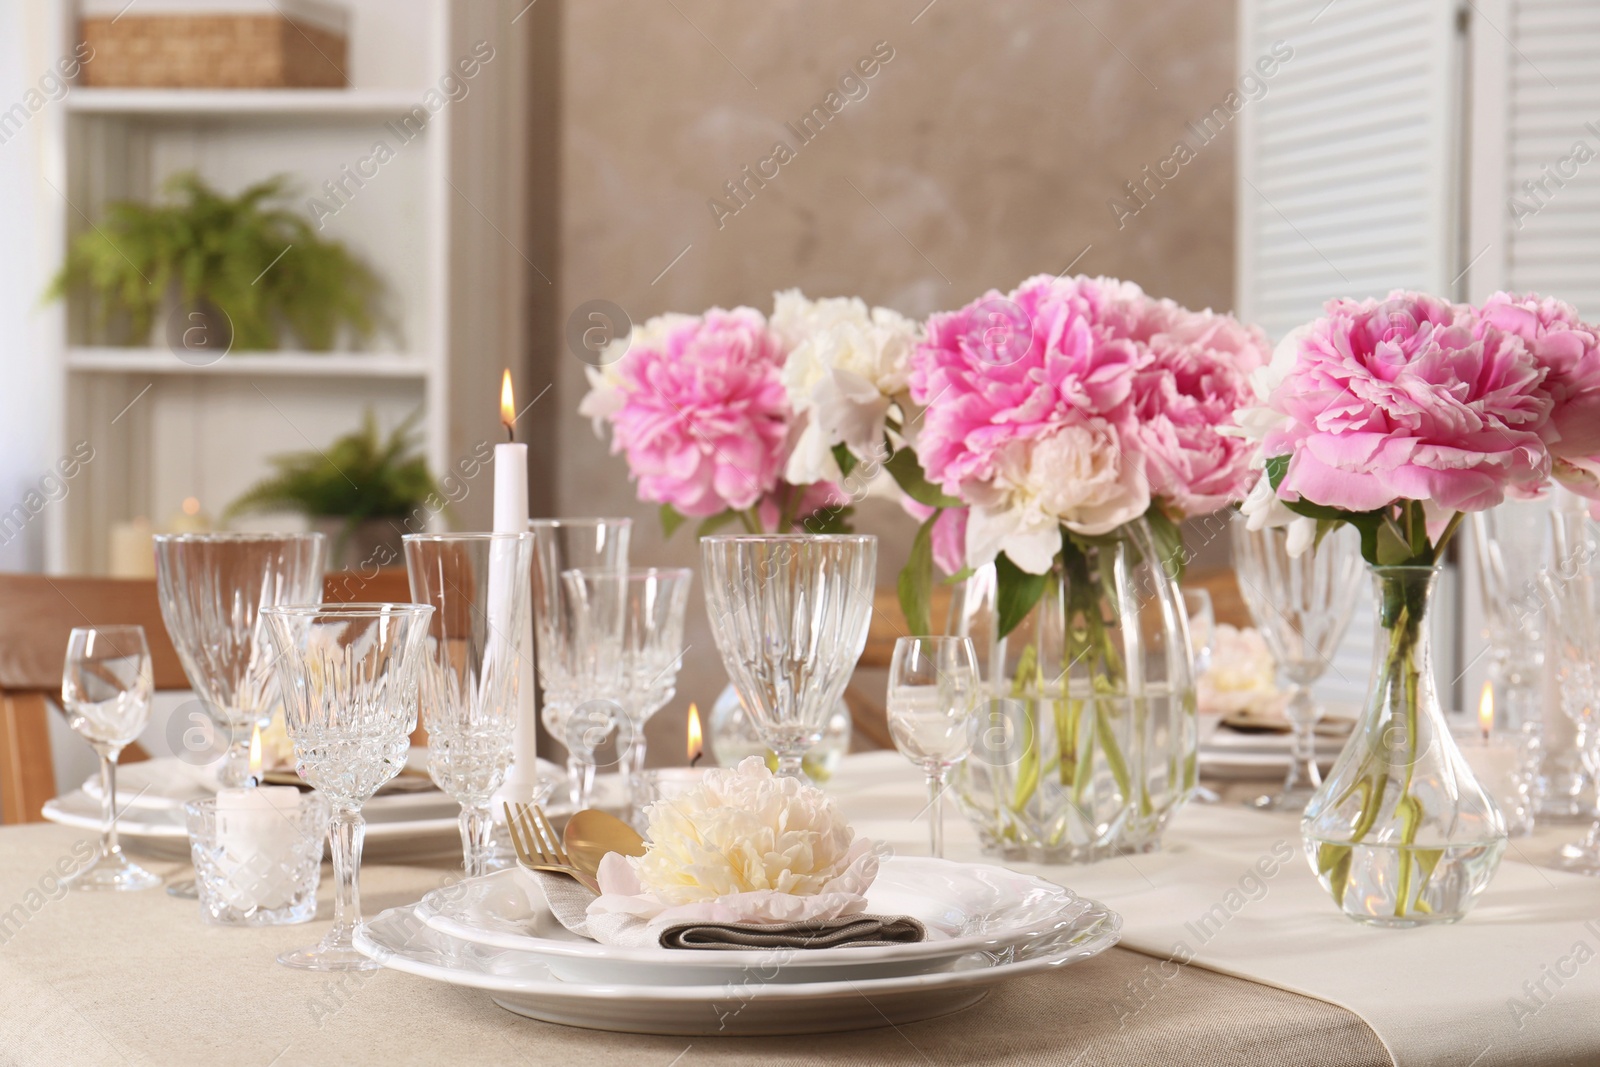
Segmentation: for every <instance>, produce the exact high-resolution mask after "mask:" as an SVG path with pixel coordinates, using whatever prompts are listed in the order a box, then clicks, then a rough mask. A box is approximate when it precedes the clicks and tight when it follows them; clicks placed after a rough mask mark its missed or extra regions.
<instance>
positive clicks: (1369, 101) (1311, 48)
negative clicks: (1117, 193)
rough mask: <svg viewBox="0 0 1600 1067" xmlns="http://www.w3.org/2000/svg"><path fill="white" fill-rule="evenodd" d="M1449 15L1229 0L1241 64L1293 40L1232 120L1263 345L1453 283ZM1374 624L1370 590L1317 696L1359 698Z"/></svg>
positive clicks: (1451, 658) (1446, 621)
mask: <svg viewBox="0 0 1600 1067" xmlns="http://www.w3.org/2000/svg"><path fill="white" fill-rule="evenodd" d="M1457 11H1458V8H1457V6H1456V5H1455V4H1454V3H1451V2H1448V0H1241V4H1240V38H1239V40H1240V44H1239V64H1238V65H1239V69H1240V70H1241V72H1242V71H1244V70H1246V69H1247V68H1250V67H1252V66H1253V65H1254V64H1255V62H1256V60H1257V59H1258V58H1259V57H1261V56H1263V55H1268V54H1270V53H1271V51H1272V49H1273V47H1274V45H1275V44H1276V43H1277V42H1280V41H1282V42H1285V43H1287V44H1288V46H1289V47H1291V48H1293V49H1294V54H1293V56H1292V58H1290V59H1289V60H1288V61H1287V62H1285V63H1284V64H1283V65H1282V66H1281V68H1280V69H1279V70H1278V72H1277V73H1276V74H1275V75H1274V76H1273V77H1272V78H1271V79H1269V80H1268V81H1267V89H1266V92H1265V94H1264V95H1262V96H1261V97H1260V98H1259V99H1258V100H1256V101H1254V102H1252V103H1249V104H1247V105H1246V106H1245V107H1244V109H1243V110H1242V112H1241V114H1240V128H1239V132H1240V136H1239V181H1238V195H1237V200H1236V205H1237V212H1238V249H1237V264H1238V266H1237V269H1238V278H1237V292H1236V294H1235V295H1236V306H1237V309H1238V313H1239V314H1240V315H1241V316H1242V317H1243V318H1245V319H1246V320H1248V321H1252V322H1256V323H1258V324H1259V325H1260V326H1261V327H1262V328H1263V329H1265V330H1266V332H1267V334H1268V336H1270V337H1271V338H1272V339H1273V340H1274V341H1276V340H1277V339H1278V338H1280V337H1282V336H1283V334H1285V333H1286V332H1288V331H1289V330H1290V329H1293V328H1294V327H1295V326H1298V325H1300V324H1302V323H1305V322H1308V321H1310V320H1311V319H1314V318H1316V317H1317V316H1318V315H1319V314H1320V313H1321V310H1322V305H1323V303H1324V302H1325V301H1327V300H1329V299H1331V298H1333V297H1341V296H1343V297H1353V298H1361V297H1369V296H1382V295H1384V294H1385V293H1387V292H1389V291H1390V290H1391V289H1421V290H1425V291H1427V292H1431V293H1438V294H1441V295H1446V296H1454V295H1456V293H1455V289H1456V288H1457V286H1458V284H1459V282H1460V272H1461V266H1462V264H1461V259H1462V257H1461V254H1460V250H1459V247H1458V235H1459V226H1458V225H1457V220H1458V218H1459V213H1460V211H1461V204H1462V200H1461V191H1462V186H1463V182H1462V176H1463V167H1462V162H1461V143H1462V141H1461V133H1460V131H1461V129H1462V124H1463V121H1464V118H1465V115H1464V107H1465V105H1464V103H1463V100H1464V98H1465V94H1463V92H1462V91H1461V84H1462V83H1461V76H1462V70H1463V66H1462V60H1463V57H1464V55H1465V51H1464V44H1463V42H1464V38H1463V35H1462V27H1461V25H1460V24H1459V22H1458V14H1457ZM1597 169H1600V168H1597ZM1455 579H1456V576H1455V574H1454V573H1447V574H1446V575H1445V576H1444V579H1443V584H1444V586H1445V588H1444V589H1443V590H1441V592H1440V600H1441V607H1448V608H1449V609H1450V610H1441V611H1437V612H1435V615H1436V620H1435V634H1434V638H1435V645H1434V656H1435V674H1436V676H1437V678H1438V681H1439V684H1440V685H1441V687H1444V689H1445V692H1444V694H1443V696H1444V699H1445V701H1446V702H1447V703H1449V702H1451V700H1452V695H1453V694H1452V692H1451V690H1450V683H1451V679H1452V678H1453V677H1454V676H1455V674H1456V667H1455V664H1456V663H1457V662H1458V660H1459V648H1460V640H1459V633H1458V632H1457V629H1456V623H1457V620H1458V619H1459V615H1458V614H1457V612H1456V611H1455V606H1456V605H1458V604H1459V603H1460V601H1459V598H1458V585H1457V582H1456V580H1455ZM1441 631H1442V632H1441ZM1375 636H1376V634H1375V632H1374V621H1373V616H1372V606H1371V594H1370V592H1368V593H1365V594H1363V597H1362V599H1361V600H1360V601H1359V602H1358V603H1357V604H1356V607H1355V613H1354V615H1353V616H1352V618H1351V621H1350V628H1349V630H1347V631H1346V634H1345V639H1344V641H1343V642H1342V643H1341V644H1340V646H1339V649H1338V650H1337V652H1336V653H1335V654H1334V656H1333V659H1332V662H1331V663H1330V664H1329V666H1328V668H1327V670H1326V671H1325V672H1324V673H1323V675H1322V677H1321V678H1320V679H1319V680H1318V682H1317V684H1316V687H1315V688H1316V692H1317V695H1318V697H1319V699H1320V700H1322V701H1323V702H1324V703H1325V704H1327V705H1329V706H1330V707H1333V708H1335V709H1338V710H1344V711H1350V710H1352V709H1354V708H1359V707H1360V705H1361V704H1362V702H1363V700H1364V699H1365V696H1366V684H1367V679H1368V676H1369V673H1370V671H1371V656H1372V645H1373V641H1374V638H1375Z"/></svg>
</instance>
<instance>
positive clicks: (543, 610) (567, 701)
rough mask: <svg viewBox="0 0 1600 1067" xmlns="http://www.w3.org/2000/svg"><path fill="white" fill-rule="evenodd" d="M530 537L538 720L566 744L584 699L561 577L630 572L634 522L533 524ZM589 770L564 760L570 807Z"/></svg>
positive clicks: (573, 757)
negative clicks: (582, 572) (576, 573)
mask: <svg viewBox="0 0 1600 1067" xmlns="http://www.w3.org/2000/svg"><path fill="white" fill-rule="evenodd" d="M528 529H529V530H531V531H532V532H533V537H534V553H533V632H534V651H535V661H536V663H537V665H538V668H539V690H540V701H541V704H540V709H539V713H540V718H541V720H542V721H543V722H544V727H545V729H546V730H549V731H550V733H551V735H552V736H554V737H556V738H557V739H561V740H566V739H567V735H568V730H567V725H568V720H569V719H570V718H571V716H572V712H573V711H574V710H575V709H576V708H577V706H578V705H579V704H580V703H581V702H583V701H584V700H585V699H586V698H587V697H588V696H589V694H585V693H584V692H583V691H582V690H581V689H580V688H579V686H578V684H577V681H576V677H575V674H576V668H577V663H576V660H575V657H576V656H577V654H578V649H577V647H576V646H575V645H574V643H573V640H572V635H573V619H572V603H571V601H570V600H569V599H568V597H567V593H566V587H565V586H564V585H562V582H561V574H562V572H563V571H569V570H576V569H583V570H612V571H617V572H621V571H624V570H626V569H627V567H628V536H629V534H630V533H631V532H632V529H633V520H632V519H532V520H530V521H529V522H528ZM593 773H594V772H593V767H592V765H585V764H584V762H583V760H582V759H581V758H579V756H578V754H575V753H572V752H571V751H569V752H568V754H567V778H568V784H569V788H570V790H571V797H572V802H573V803H574V804H575V805H578V806H580V807H581V806H582V804H583V802H584V801H585V800H586V799H587V794H586V791H585V789H584V783H585V782H587V781H592V780H593Z"/></svg>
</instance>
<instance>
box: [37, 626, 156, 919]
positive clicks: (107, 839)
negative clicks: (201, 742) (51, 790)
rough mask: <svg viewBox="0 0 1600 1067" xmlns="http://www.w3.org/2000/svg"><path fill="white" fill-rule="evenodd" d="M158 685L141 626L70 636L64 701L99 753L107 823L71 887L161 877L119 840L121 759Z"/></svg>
mask: <svg viewBox="0 0 1600 1067" xmlns="http://www.w3.org/2000/svg"><path fill="white" fill-rule="evenodd" d="M154 689H155V683H154V682H153V681H152V674H151V670H150V649H149V648H148V647H147V646H146V645H145V640H144V628H143V627H141V626H80V627H78V628H76V629H74V630H73V631H72V635H71V636H70V637H69V638H68V639H67V660H66V665H65V667H64V668H63V669H62V672H61V706H62V708H63V709H65V711H66V713H67V721H68V722H69V723H70V724H71V725H72V729H73V730H74V731H75V732H77V733H78V734H79V735H80V736H82V737H83V739H84V740H86V741H88V742H89V744H90V745H91V746H93V748H94V750H95V751H96V752H97V753H99V755H100V803H101V805H102V810H103V811H104V818H105V825H104V826H103V827H102V829H101V831H100V854H99V855H98V856H97V857H96V858H95V861H94V863H93V864H91V865H90V866H88V867H85V868H84V869H83V870H81V871H79V872H78V873H77V874H74V875H73V876H72V877H71V878H70V879H68V884H70V885H71V886H72V887H73V888H74V889H150V888H152V887H154V886H158V885H160V884H161V879H160V878H159V877H157V876H156V875H154V874H151V873H150V872H149V871H147V870H145V869H144V868H143V867H140V866H139V865H138V864H136V863H134V862H133V861H132V860H130V859H128V857H127V856H126V855H125V854H124V853H123V851H122V846H121V845H119V844H118V843H117V757H118V756H120V755H122V750H123V749H124V748H126V747H127V746H128V745H129V744H131V743H132V742H133V739H134V738H136V737H138V736H139V731H141V730H143V729H144V728H145V724H146V723H148V722H149V721H150V695H151V693H152V692H153V691H154Z"/></svg>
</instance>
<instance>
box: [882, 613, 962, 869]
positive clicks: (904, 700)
mask: <svg viewBox="0 0 1600 1067" xmlns="http://www.w3.org/2000/svg"><path fill="white" fill-rule="evenodd" d="M981 685H982V682H981V680H980V678H979V676H978V654H977V652H976V650H974V649H973V647H972V641H971V640H970V639H968V638H965V637H902V638H900V639H899V640H898V641H896V642H895V643H894V658H893V659H892V660H891V661H890V663H889V697H888V712H889V733H890V735H891V736H893V737H894V747H895V748H897V749H899V750H900V754H901V755H903V756H905V757H906V758H907V759H909V760H910V761H911V762H912V763H915V764H917V765H918V766H919V767H921V768H922V770H923V772H924V773H925V774H926V775H927V776H928V841H929V848H930V849H931V852H932V855H933V856H935V857H936V858H938V859H943V858H944V790H945V786H946V784H947V783H948V782H949V780H950V770H951V768H952V767H954V766H955V765H956V764H958V763H960V762H961V761H962V760H964V759H966V758H967V756H968V754H969V753H971V752H972V742H973V734H974V732H975V731H976V729H977V723H978V716H977V707H978V694H979V689H980V688H981Z"/></svg>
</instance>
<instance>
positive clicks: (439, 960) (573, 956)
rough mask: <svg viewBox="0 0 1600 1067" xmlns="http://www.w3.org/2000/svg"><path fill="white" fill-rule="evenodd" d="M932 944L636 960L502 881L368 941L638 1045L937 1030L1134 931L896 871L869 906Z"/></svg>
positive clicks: (1011, 876) (659, 954)
mask: <svg viewBox="0 0 1600 1067" xmlns="http://www.w3.org/2000/svg"><path fill="white" fill-rule="evenodd" d="M867 910H868V911H869V912H870V913H872V914H877V915H909V916H911V917H913V918H915V919H918V920H920V921H921V922H922V923H923V925H924V926H925V927H926V928H927V933H928V936H927V939H926V940H924V941H921V942H918V943H915V944H908V945H892V946H883V947H871V948H867V947H859V948H850V947H845V948H832V949H810V950H806V949H783V950H733V951H710V950H693V949H660V948H648V949H624V948H615V947H611V946H607V945H600V944H597V943H596V942H593V941H590V940H588V939H586V938H582V937H579V936H578V935H576V934H573V933H571V932H570V931H568V930H566V929H565V928H564V927H562V926H561V924H560V923H558V922H557V921H556V920H555V918H554V916H552V915H551V914H550V911H549V909H548V908H547V907H546V905H545V903H544V898H543V896H542V895H541V894H540V893H539V892H538V889H537V888H536V886H535V885H534V883H533V881H532V877H531V876H530V875H529V874H527V873H526V872H524V871H522V870H518V869H512V870H506V871H499V872H497V873H495V874H491V875H488V876H486V877H483V878H476V879H471V880H469V881H466V882H462V883H459V884H457V885H455V886H450V887H446V888H444V889H438V890H435V891H433V892H431V893H429V894H428V895H427V896H425V897H423V898H422V900H421V901H420V902H418V903H417V904H414V905H411V906H409V907H404V908H393V909H390V910H389V911H386V912H384V913H383V914H381V915H379V916H378V917H377V918H376V919H373V920H372V921H371V922H369V923H367V924H366V925H364V926H363V927H362V928H361V929H360V930H359V931H358V932H357V934H356V945H357V947H359V948H360V949H361V951H363V952H365V953H366V954H367V955H369V956H371V957H372V958H373V959H375V960H378V961H379V962H380V963H382V964H384V965H385V966H387V967H392V968H394V969H395V970H399V971H405V972H408V973H410V974H415V975H420V976H422V977H424V978H430V979H433V980H435V981H440V982H446V983H448V984H450V985H456V986H465V987H468V988H474V989H482V990H486V991H487V992H488V993H489V994H490V996H491V997H493V999H494V1001H495V1003H497V1004H499V1005H500V1006H501V1007H504V1008H506V1009H508V1010H510V1011H513V1012H516V1013H517V1014H519V1015H526V1016H529V1017H531V1018H535V1019H541V1020H544V1021H546V1022H554V1023H562V1024H565V1025H568V1026H582V1027H588V1028H591V1029H596V1030H615V1031H621V1032H626V1033H649V1034H681V1035H716V1034H723V1035H754V1034H797V1033H822V1032H828V1031H840V1030H864V1029H870V1028H872V1027H878V1026H889V1025H898V1024H900V1023H907V1022H916V1021H918V1020H921V1019H930V1018H934V1017H936V1016H940V1015H946V1014H948V1013H950V1012H954V1011H959V1010H961V1009H962V1008H966V1007H969V1006H971V1005H972V1004H975V1003H977V1002H978V1001H979V1000H982V999H983V997H984V996H985V995H986V994H987V993H988V991H989V989H990V988H991V987H992V986H994V985H995V984H996V983H999V982H1003V981H1005V980H1006V979H1008V978H1013V977H1017V976H1019V975H1024V974H1032V973H1034V972H1037V971H1044V970H1051V969H1054V968H1058V967H1064V966H1067V965H1069V964H1072V963H1077V962H1079V961H1081V960H1085V959H1088V958H1089V957H1091V956H1094V955H1096V954H1098V953H1100V952H1103V951H1104V950H1105V949H1107V948H1109V947H1111V946H1112V945H1113V944H1115V943H1116V941H1117V938H1118V936H1119V933H1120V930H1121V926H1122V920H1121V918H1120V917H1119V916H1117V914H1116V913H1115V912H1112V911H1111V910H1110V909H1108V908H1106V907H1105V906H1104V905H1101V904H1098V903H1096V902H1095V901H1092V900H1087V899H1084V898H1082V897H1079V896H1077V895H1075V894H1073V893H1072V892H1071V891H1070V890H1067V889H1063V888H1062V887H1061V886H1058V885H1054V884H1052V883H1050V882H1046V881H1043V880H1041V879H1038V878H1031V877H1028V876H1027V875H1022V874H1017V873H1016V872H1014V871H1009V870H1006V869H1004V868H1002V867H992V866H988V865H986V864H969V863H952V862H948V861H945V860H933V859H920V858H899V857H896V858H893V859H890V860H888V861H887V862H886V863H885V864H884V866H883V868H882V870H881V872H880V873H879V875H878V879H877V881H876V882H875V883H874V884H873V886H872V889H871V890H870V891H869V892H868V894H867Z"/></svg>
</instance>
